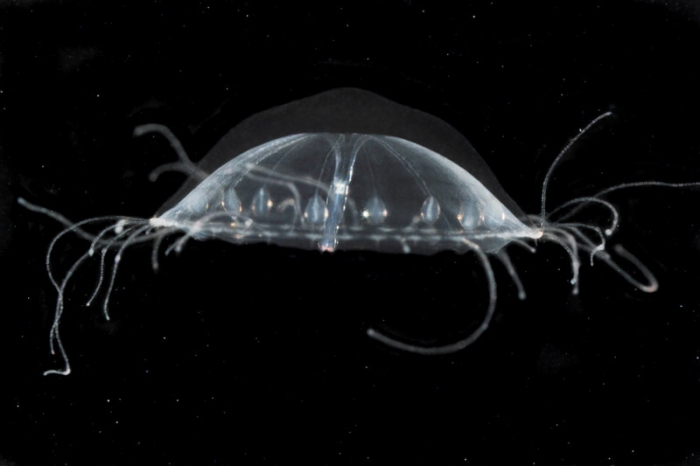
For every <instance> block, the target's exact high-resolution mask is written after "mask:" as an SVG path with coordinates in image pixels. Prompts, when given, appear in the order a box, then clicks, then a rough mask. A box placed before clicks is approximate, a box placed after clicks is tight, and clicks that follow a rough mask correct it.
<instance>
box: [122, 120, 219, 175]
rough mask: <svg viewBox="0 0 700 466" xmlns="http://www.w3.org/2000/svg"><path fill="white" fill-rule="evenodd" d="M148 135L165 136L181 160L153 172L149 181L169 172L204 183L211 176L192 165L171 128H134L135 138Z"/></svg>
mask: <svg viewBox="0 0 700 466" xmlns="http://www.w3.org/2000/svg"><path fill="white" fill-rule="evenodd" d="M148 133H157V134H160V135H161V136H163V137H164V138H165V139H166V140H167V141H168V143H169V144H170V147H172V148H173V150H174V151H175V154H177V158H178V159H179V161H178V162H171V163H166V164H164V165H161V166H160V167H158V168H156V169H155V170H153V171H152V172H151V174H150V175H149V176H148V179H149V180H151V181H156V180H157V179H158V177H159V176H160V175H162V174H163V173H165V172H169V171H177V172H182V173H184V174H185V175H188V176H191V177H193V178H195V179H197V180H198V181H203V180H205V179H206V178H207V177H208V176H209V173H207V172H205V171H204V170H202V169H201V168H199V167H198V166H197V165H195V164H194V163H192V160H190V158H189V156H188V155H187V152H186V151H185V148H184V147H183V146H182V143H181V142H180V140H179V139H178V138H177V137H175V135H174V134H173V132H172V131H171V130H170V128H168V127H167V126H165V125H160V124H156V123H148V124H145V125H140V126H137V127H136V128H134V137H140V136H143V135H144V134H148Z"/></svg>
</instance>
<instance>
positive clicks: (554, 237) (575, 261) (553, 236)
mask: <svg viewBox="0 0 700 466" xmlns="http://www.w3.org/2000/svg"><path fill="white" fill-rule="evenodd" d="M557 233H561V232H558V231H557V230H556V229H554V230H553V229H552V228H551V227H549V228H548V229H547V230H545V231H544V233H543V234H542V239H543V240H545V241H551V242H553V243H556V244H558V245H559V246H561V247H562V248H563V249H564V251H566V253H567V254H568V255H569V258H570V259H571V271H572V274H573V276H572V278H571V280H570V281H571V284H572V285H573V286H574V289H573V294H578V274H579V268H580V266H581V261H580V260H579V258H578V255H577V253H576V252H575V250H574V249H572V248H571V247H570V246H569V244H570V240H569V238H567V237H566V236H563V237H561V236H559V235H558V234H557ZM565 233H566V232H565ZM566 234H567V235H568V236H569V237H570V236H571V235H570V234H568V233H566ZM567 243H569V244H567ZM574 244H576V242H575V240H574Z"/></svg>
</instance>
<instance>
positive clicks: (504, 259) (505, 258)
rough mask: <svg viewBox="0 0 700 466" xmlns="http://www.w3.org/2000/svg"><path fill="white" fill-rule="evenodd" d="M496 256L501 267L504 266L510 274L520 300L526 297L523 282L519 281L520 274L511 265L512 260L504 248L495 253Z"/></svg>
mask: <svg viewBox="0 0 700 466" xmlns="http://www.w3.org/2000/svg"><path fill="white" fill-rule="evenodd" d="M496 257H497V258H498V260H500V261H501V264H503V267H505V268H506V270H507V271H508V275H510V278H511V279H512V280H513V283H515V287H516V288H517V289H518V299H520V300H521V301H522V300H524V299H525V298H527V294H526V293H525V287H524V286H523V282H522V281H520V276H519V275H518V272H517V271H516V270H515V267H514V266H513V262H512V261H511V260H510V256H509V255H508V253H507V252H506V250H505V249H501V250H500V251H498V252H497V253H496Z"/></svg>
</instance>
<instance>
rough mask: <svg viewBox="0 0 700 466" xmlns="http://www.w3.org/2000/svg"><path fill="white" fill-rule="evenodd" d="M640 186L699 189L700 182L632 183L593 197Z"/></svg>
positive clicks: (615, 187) (612, 188)
mask: <svg viewBox="0 0 700 466" xmlns="http://www.w3.org/2000/svg"><path fill="white" fill-rule="evenodd" d="M639 186H660V187H664V188H699V187H700V182H698V181H693V182H689V183H669V182H666V181H634V182H631V183H622V184H618V185H615V186H610V187H609V188H605V189H604V190H602V191H600V192H598V193H596V195H595V196H593V197H599V196H603V195H605V194H608V193H611V192H613V191H617V190H618V189H627V188H636V187H639Z"/></svg>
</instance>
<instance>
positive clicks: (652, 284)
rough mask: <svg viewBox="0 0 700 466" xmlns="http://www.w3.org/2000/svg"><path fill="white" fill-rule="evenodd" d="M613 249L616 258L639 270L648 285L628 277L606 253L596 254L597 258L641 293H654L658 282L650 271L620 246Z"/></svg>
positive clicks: (630, 276) (657, 287)
mask: <svg viewBox="0 0 700 466" xmlns="http://www.w3.org/2000/svg"><path fill="white" fill-rule="evenodd" d="M613 249H614V250H615V252H616V253H617V255H618V256H620V257H622V258H623V259H625V260H627V262H629V263H630V264H632V265H634V266H635V267H636V268H637V270H639V271H640V272H641V273H642V275H644V278H646V280H647V282H648V283H642V282H640V281H639V280H637V279H636V278H634V277H633V276H632V275H630V274H629V273H628V272H627V271H626V270H624V269H623V268H622V267H620V266H619V265H618V264H617V263H616V262H615V261H614V260H613V259H612V257H611V256H610V254H608V253H603V254H598V256H597V257H599V258H600V259H601V260H603V262H605V263H606V264H608V265H609V266H610V267H611V268H612V269H613V270H615V271H616V272H617V273H619V274H620V275H621V276H622V278H624V279H625V280H627V281H628V282H629V283H630V284H632V285H633V286H634V287H636V288H638V289H639V290H641V291H644V292H646V293H654V292H655V291H656V290H658V289H659V282H658V280H657V279H656V277H655V276H654V274H653V273H651V270H649V268H648V267H647V266H646V265H644V264H643V263H642V261H640V260H639V259H637V258H636V257H635V256H634V255H632V253H630V252H629V251H627V249H625V248H624V247H622V245H620V244H616V245H615V246H614V247H613Z"/></svg>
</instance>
